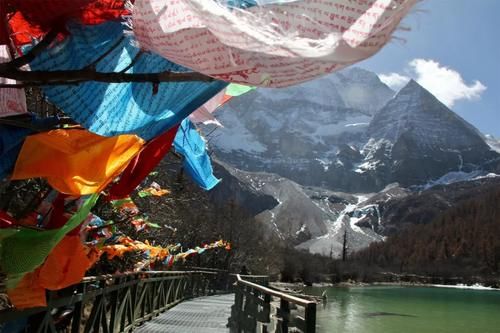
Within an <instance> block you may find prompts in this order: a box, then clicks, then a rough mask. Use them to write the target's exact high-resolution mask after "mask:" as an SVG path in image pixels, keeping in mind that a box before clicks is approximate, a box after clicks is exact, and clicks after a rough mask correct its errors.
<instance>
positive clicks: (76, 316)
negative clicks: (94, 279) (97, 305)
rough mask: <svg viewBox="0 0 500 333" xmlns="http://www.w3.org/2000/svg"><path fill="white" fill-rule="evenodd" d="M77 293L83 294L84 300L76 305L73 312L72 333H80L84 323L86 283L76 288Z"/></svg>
mask: <svg viewBox="0 0 500 333" xmlns="http://www.w3.org/2000/svg"><path fill="white" fill-rule="evenodd" d="M76 293H77V295H78V294H82V300H81V301H79V302H77V303H76V304H75V308H74V310H73V320H72V321H71V333H79V332H80V325H81V321H82V309H83V302H84V301H85V283H83V282H82V283H80V284H79V285H78V287H77V288H76Z"/></svg>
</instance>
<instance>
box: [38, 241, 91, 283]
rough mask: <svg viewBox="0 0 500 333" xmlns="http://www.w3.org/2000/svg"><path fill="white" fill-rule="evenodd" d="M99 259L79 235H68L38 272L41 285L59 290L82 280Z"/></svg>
mask: <svg viewBox="0 0 500 333" xmlns="http://www.w3.org/2000/svg"><path fill="white" fill-rule="evenodd" d="M97 259H98V256H97V257H96V256H95V255H93V253H91V251H90V249H88V248H86V247H85V246H84V245H83V244H82V242H81V240H80V236H79V235H73V236H66V237H64V238H63V240H62V241H60V242H59V244H57V246H56V247H55V248H54V249H53V250H52V252H51V253H50V254H49V256H48V257H47V259H46V260H45V262H44V263H43V265H42V266H41V268H40V270H39V272H38V280H39V282H38V283H39V285H40V286H42V287H44V288H46V289H49V290H59V289H63V288H66V287H69V286H71V285H74V284H77V283H79V282H80V281H82V279H83V277H84V276H85V272H86V271H87V270H88V269H89V268H90V267H91V266H92V265H93V264H94V263H95V261H96V260H97Z"/></svg>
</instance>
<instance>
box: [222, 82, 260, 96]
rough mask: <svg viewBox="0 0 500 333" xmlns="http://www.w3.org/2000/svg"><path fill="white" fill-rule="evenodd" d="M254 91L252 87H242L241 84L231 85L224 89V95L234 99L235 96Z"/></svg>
mask: <svg viewBox="0 0 500 333" xmlns="http://www.w3.org/2000/svg"><path fill="white" fill-rule="evenodd" d="M254 89H255V87H252V86H244V85H242V84H236V83H231V84H230V85H228V86H227V88H226V95H229V96H233V97H236V96H240V95H243V94H246V93H247V92H249V91H251V90H254Z"/></svg>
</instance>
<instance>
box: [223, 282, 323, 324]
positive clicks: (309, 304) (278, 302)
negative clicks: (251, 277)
mask: <svg viewBox="0 0 500 333" xmlns="http://www.w3.org/2000/svg"><path fill="white" fill-rule="evenodd" d="M228 326H229V327H230V331H231V333H240V332H243V333H247V332H257V331H259V332H281V333H287V332H289V331H291V329H294V330H293V331H294V332H297V331H298V332H303V333H314V332H316V302H314V301H311V300H306V299H302V298H299V297H294V296H291V295H288V294H285V293H283V292H280V291H277V290H274V289H270V288H268V287H265V286H262V285H259V284H256V283H253V282H250V281H247V280H246V279H243V277H242V276H240V275H237V282H236V288H235V302H234V305H233V307H232V309H231V318H230V319H229V324H228Z"/></svg>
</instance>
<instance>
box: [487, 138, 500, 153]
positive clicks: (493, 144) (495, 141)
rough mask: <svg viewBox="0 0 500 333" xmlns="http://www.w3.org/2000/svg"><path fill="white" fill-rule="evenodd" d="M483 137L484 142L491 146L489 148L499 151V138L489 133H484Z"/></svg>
mask: <svg viewBox="0 0 500 333" xmlns="http://www.w3.org/2000/svg"><path fill="white" fill-rule="evenodd" d="M485 138H486V143H487V144H488V145H489V146H490V147H491V149H493V150H494V151H496V152H497V153H500V139H497V138H495V137H494V136H493V135H491V134H486V135H485Z"/></svg>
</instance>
